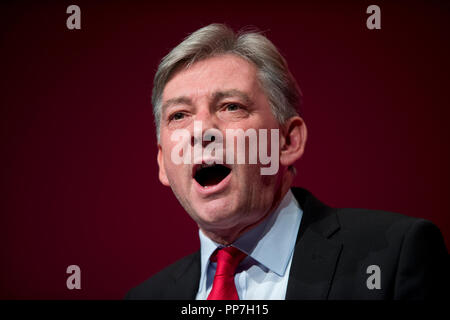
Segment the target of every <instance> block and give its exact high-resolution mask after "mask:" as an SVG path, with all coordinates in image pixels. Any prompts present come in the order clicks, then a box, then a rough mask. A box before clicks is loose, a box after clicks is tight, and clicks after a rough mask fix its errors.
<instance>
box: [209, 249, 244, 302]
mask: <svg viewBox="0 0 450 320" xmlns="http://www.w3.org/2000/svg"><path fill="white" fill-rule="evenodd" d="M245 257H246V254H245V253H244V252H242V251H240V250H239V249H237V248H235V247H225V248H222V249H220V250H218V251H216V253H215V254H214V255H212V256H211V261H217V268H216V274H215V275H214V282H213V287H212V289H211V292H210V294H209V296H208V300H239V296H238V293H237V290H236V286H235V284H234V274H235V273H236V268H237V266H238V265H239V263H240V262H241V261H242V260H243V259H244V258H245Z"/></svg>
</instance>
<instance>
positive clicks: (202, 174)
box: [194, 163, 231, 188]
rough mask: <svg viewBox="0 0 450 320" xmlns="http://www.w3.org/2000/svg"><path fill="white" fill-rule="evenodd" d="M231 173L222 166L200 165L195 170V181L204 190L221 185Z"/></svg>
mask: <svg viewBox="0 0 450 320" xmlns="http://www.w3.org/2000/svg"><path fill="white" fill-rule="evenodd" d="M230 172H231V169H230V168H228V167H226V166H224V165H222V164H206V163H204V164H200V165H198V166H196V167H195V168H194V179H195V181H197V182H198V184H199V185H201V186H202V187H204V188H207V187H211V186H214V185H217V184H219V183H220V182H221V181H222V180H223V179H225V178H226V177H227V176H228V175H229V174H230Z"/></svg>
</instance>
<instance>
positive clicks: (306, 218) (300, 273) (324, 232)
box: [286, 188, 342, 300]
mask: <svg viewBox="0 0 450 320" xmlns="http://www.w3.org/2000/svg"><path fill="white" fill-rule="evenodd" d="M292 192H293V193H294V195H295V197H296V198H297V201H298V202H299V205H300V207H301V208H302V210H303V219H302V223H301V226H300V230H299V233H298V236H297V242H296V247H295V249H294V256H293V258H292V265H291V271H290V274H289V282H288V287H287V291H286V299H287V300H288V299H302V300H311V299H312V300H318V299H327V297H328V294H329V291H330V287H331V283H332V280H333V277H334V273H335V270H336V265H337V262H338V260H339V256H340V253H341V251H342V243H340V242H338V241H335V240H333V239H332V236H333V235H334V234H335V233H336V232H337V231H338V230H339V229H340V225H339V221H338V218H337V215H336V210H335V209H332V208H330V207H328V206H326V205H324V204H323V203H321V202H320V201H319V200H317V199H316V198H315V197H314V196H313V195H312V194H311V193H310V192H309V191H307V190H305V189H301V188H293V189H292Z"/></svg>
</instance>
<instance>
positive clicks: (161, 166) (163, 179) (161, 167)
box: [157, 144, 170, 187]
mask: <svg viewBox="0 0 450 320" xmlns="http://www.w3.org/2000/svg"><path fill="white" fill-rule="evenodd" d="M157 160H158V166H159V181H161V183H162V184H163V185H165V186H166V187H169V186H170V184H169V179H167V174H166V169H165V167H164V156H163V152H162V147H161V145H160V144H158V157H157Z"/></svg>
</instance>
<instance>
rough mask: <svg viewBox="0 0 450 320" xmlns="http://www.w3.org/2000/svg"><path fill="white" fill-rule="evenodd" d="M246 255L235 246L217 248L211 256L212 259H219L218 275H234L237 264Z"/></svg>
mask: <svg viewBox="0 0 450 320" xmlns="http://www.w3.org/2000/svg"><path fill="white" fill-rule="evenodd" d="M246 256H247V255H246V254H245V253H244V252H242V251H241V250H239V249H238V248H235V247H225V248H222V249H219V250H217V251H216V252H215V254H214V255H213V256H212V257H211V261H217V268H216V276H234V274H235V272H236V268H237V266H238V265H239V263H240V262H241V261H242V260H243V259H244V258H245V257H246Z"/></svg>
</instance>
